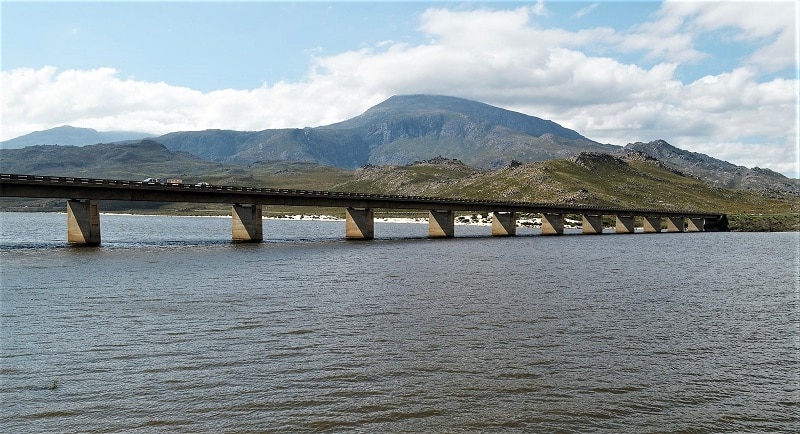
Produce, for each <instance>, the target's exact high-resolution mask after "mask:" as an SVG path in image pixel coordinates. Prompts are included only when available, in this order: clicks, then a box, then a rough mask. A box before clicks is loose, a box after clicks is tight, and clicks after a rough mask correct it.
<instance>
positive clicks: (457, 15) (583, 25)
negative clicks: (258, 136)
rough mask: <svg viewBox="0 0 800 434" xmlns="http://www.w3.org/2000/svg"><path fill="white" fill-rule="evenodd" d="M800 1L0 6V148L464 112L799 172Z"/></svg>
mask: <svg viewBox="0 0 800 434" xmlns="http://www.w3.org/2000/svg"><path fill="white" fill-rule="evenodd" d="M799 8H800V6H798V2H796V1H791V0H790V1H776V2H755V1H754V2H740V1H714V2H705V1H690V2H689V1H667V2H656V1H638V2H633V1H617V2H609V1H599V2H579V1H531V2H520V1H513V2H454V1H450V2H436V1H434V2H431V1H411V2H382V1H372V2H363V1H348V2H324V1H318V2H267V1H246V2H197V1H194V2H189V1H176V2H148V1H140V2H124V3H123V2H91V1H88V2H87V1H84V2H35V1H34V2H31V1H24V2H19V1H6V0H2V2H0V20H1V23H0V24H2V30H1V32H2V33H1V35H0V36H1V37H2V38H1V41H2V42H1V46H0V49H1V51H0V99H1V101H0V104H1V105H0V107H1V108H2V112H0V115H1V116H2V117H1V118H0V140H8V139H11V138H14V137H18V136H21V135H24V134H27V133H30V132H33V131H41V130H46V129H49V128H53V127H57V126H61V125H72V126H76V127H85V128H94V129H96V130H98V131H137V132H146V133H152V134H166V133H168V132H173V131H196V130H205V129H212V128H220V129H233V130H264V129H269V128H288V127H292V128H294V127H297V128H302V127H314V126H320V125H327V124H331V123H334V122H339V121H342V120H345V119H349V118H351V117H354V116H357V115H359V114H361V113H363V112H364V111H366V110H367V109H368V108H370V107H372V106H373V105H375V104H378V103H380V102H382V101H384V100H385V99H387V98H389V97H390V96H392V95H404V94H437V95H450V96H456V97H462V98H467V99H472V100H476V101H480V102H484V103H487V104H491V105H495V106H498V107H502V108H505V109H509V110H514V111H518V112H522V113H525V114H528V115H531V116H536V117H540V118H543V119H549V120H552V121H554V122H557V123H559V124H561V125H563V126H565V127H567V128H571V129H573V130H575V131H577V132H579V133H581V134H582V135H584V136H586V137H588V138H590V139H592V140H595V141H598V142H602V143H611V144H615V145H625V144H628V143H632V142H637V141H641V142H649V141H652V140H658V139H662V140H666V141H667V142H669V143H670V144H672V145H674V146H677V147H679V148H682V149H686V150H689V151H694V152H700V153H704V154H707V155H710V156H712V157H714V158H719V159H722V160H726V161H729V162H731V163H734V164H737V165H743V166H746V167H751V168H752V167H761V168H768V169H771V170H774V171H776V172H779V173H783V174H785V175H787V176H790V177H793V178H798V177H800V163H799V162H798V158H799V157H798V154H799V153H798V128H799V127H798V124H799V123H800V121H799V120H798V119H800V118H799V117H798V93H800V90H799V89H800V79H799V76H798V74H799V73H798V71H799V69H798V57H799V56H800V54H798V20H799V19H800V15H799V14H800V12H799V11H798V9H799Z"/></svg>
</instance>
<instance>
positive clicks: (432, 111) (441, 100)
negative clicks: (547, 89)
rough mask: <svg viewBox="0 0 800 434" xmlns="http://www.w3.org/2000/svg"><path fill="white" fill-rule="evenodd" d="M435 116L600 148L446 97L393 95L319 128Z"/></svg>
mask: <svg viewBox="0 0 800 434" xmlns="http://www.w3.org/2000/svg"><path fill="white" fill-rule="evenodd" d="M437 114H438V115H443V116H446V115H450V116H456V117H459V118H461V119H462V120H463V121H466V122H472V123H475V122H478V123H481V124H492V125H496V126H501V127H505V128H507V129H508V130H510V131H512V132H514V133H519V134H526V135H530V136H533V137H542V136H544V135H546V134H552V135H553V136H556V137H560V138H562V139H565V140H580V141H585V142H586V143H591V144H594V145H600V144H599V143H597V142H594V141H592V140H589V139H587V138H586V137H584V136H582V135H581V134H579V133H578V132H576V131H573V130H570V129H569V128H565V127H562V126H561V125H559V124H557V123H555V122H553V121H550V120H546V119H541V118H537V117H535V116H530V115H526V114H523V113H519V112H515V111H511V110H507V109H504V108H500V107H495V106H492V105H489V104H486V103H482V102H478V101H472V100H468V99H464V98H458V97H454V96H447V95H426V94H415V95H394V96H392V97H390V98H388V99H387V100H385V101H383V102H381V103H380V104H377V105H375V106H373V107H372V108H370V109H368V110H367V111H365V112H364V113H363V114H361V115H360V116H356V117H355V118H352V119H350V120H347V121H344V122H340V123H337V124H333V125H330V126H328V127H323V128H336V129H346V128H359V127H363V126H365V125H369V124H375V123H376V122H377V123H385V121H386V120H388V121H402V120H404V119H408V118H409V117H416V118H419V117H420V116H427V117H430V116H432V115H437Z"/></svg>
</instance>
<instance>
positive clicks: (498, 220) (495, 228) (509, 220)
mask: <svg viewBox="0 0 800 434" xmlns="http://www.w3.org/2000/svg"><path fill="white" fill-rule="evenodd" d="M515 235H517V213H515V212H496V211H495V212H492V236H493V237H513V236H515Z"/></svg>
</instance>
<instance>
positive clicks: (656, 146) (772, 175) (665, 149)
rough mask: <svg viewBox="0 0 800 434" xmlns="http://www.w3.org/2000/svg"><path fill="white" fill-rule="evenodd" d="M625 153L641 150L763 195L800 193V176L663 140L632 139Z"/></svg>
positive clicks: (722, 183) (715, 183) (709, 178)
mask: <svg viewBox="0 0 800 434" xmlns="http://www.w3.org/2000/svg"><path fill="white" fill-rule="evenodd" d="M623 153H642V154H645V155H647V156H649V157H652V158H654V159H656V160H658V161H660V162H662V163H663V164H664V165H666V166H667V167H670V168H672V169H675V170H678V171H680V172H683V173H686V174H688V175H691V176H694V177H696V178H699V179H701V180H703V181H705V182H707V183H709V184H710V185H712V186H717V187H722V188H731V189H738V190H754V191H757V192H760V193H761V194H764V195H770V194H773V193H790V194H793V195H800V180H797V179H791V178H787V177H786V176H784V175H782V174H780V173H777V172H773V171H772V170H769V169H761V168H758V167H755V168H753V169H748V168H747V167H744V166H737V165H735V164H731V163H729V162H727V161H722V160H718V159H716V158H712V157H709V156H708V155H705V154H700V153H697V152H690V151H686V150H683V149H680V148H676V147H674V146H672V145H670V144H669V143H667V142H665V141H664V140H655V141H652V142H649V143H642V142H636V143H629V144H627V145H626V146H625V147H624V148H623Z"/></svg>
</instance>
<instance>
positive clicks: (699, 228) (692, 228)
mask: <svg viewBox="0 0 800 434" xmlns="http://www.w3.org/2000/svg"><path fill="white" fill-rule="evenodd" d="M686 221H687V229H686V230H687V231H688V232H703V231H704V230H705V225H706V219H704V218H702V217H699V218H695V217H690V218H688V219H686Z"/></svg>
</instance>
